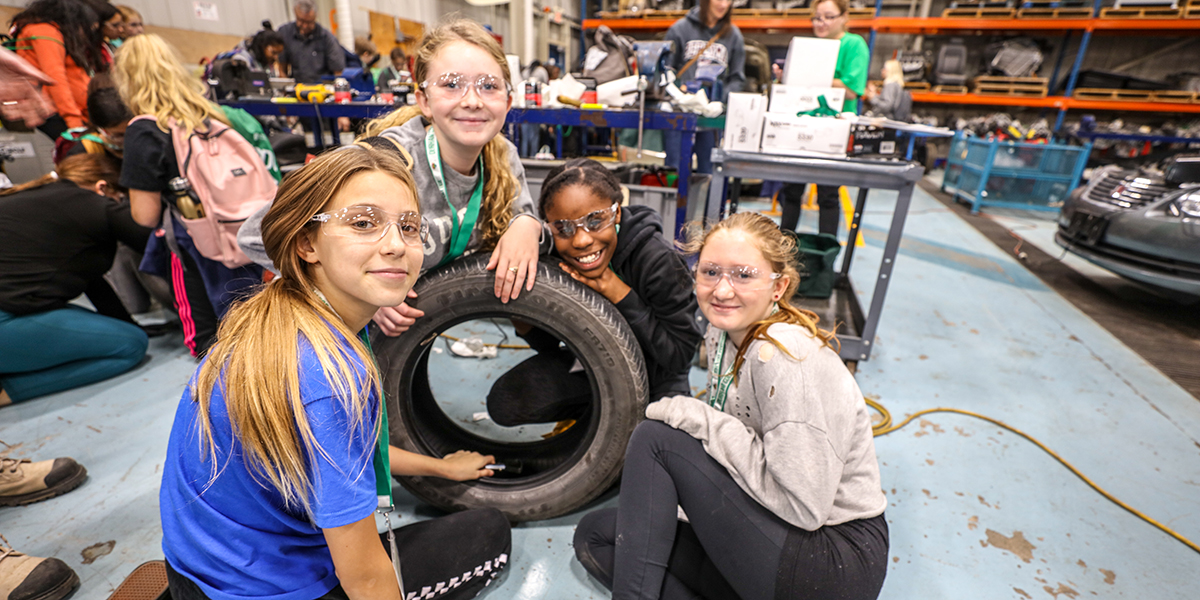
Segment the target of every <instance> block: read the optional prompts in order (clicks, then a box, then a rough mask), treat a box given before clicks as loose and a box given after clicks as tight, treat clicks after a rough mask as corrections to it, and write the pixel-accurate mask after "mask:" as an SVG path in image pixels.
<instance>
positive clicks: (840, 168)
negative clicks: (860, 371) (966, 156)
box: [704, 148, 925, 361]
mask: <svg viewBox="0 0 1200 600" xmlns="http://www.w3.org/2000/svg"><path fill="white" fill-rule="evenodd" d="M712 160H713V177H714V180H713V184H712V186H711V187H710V188H709V195H708V201H707V204H706V206H705V211H704V214H705V216H706V218H707V219H709V220H711V221H716V220H717V219H719V218H720V217H721V215H722V213H723V212H724V208H725V188H726V186H725V185H722V183H724V181H725V180H726V179H728V180H731V181H730V185H729V186H728V187H729V188H730V190H731V193H730V207H729V212H730V213H733V212H737V202H738V195H739V193H740V191H739V190H740V187H741V185H740V181H741V179H742V178H754V179H765V180H774V181H785V182H791V183H818V184H822V185H845V186H856V187H858V200H857V202H856V203H855V206H854V217H853V219H852V220H851V222H850V236H849V238H848V240H849V241H847V242H846V245H845V251H844V252H843V254H842V264H841V268H840V269H839V272H838V276H837V282H836V283H835V284H834V289H833V295H832V296H830V297H829V298H828V299H814V298H805V299H803V300H802V301H800V302H799V306H801V307H802V308H806V309H808V310H811V311H813V312H815V313H817V315H818V316H820V317H821V323H822V325H823V326H825V327H832V326H833V324H834V323H840V324H841V327H839V328H838V329H839V330H838V340H839V341H840V342H841V352H840V355H841V357H842V359H843V360H847V361H861V360H867V359H868V358H869V357H870V356H871V346H872V343H873V342H874V339H875V331H876V329H877V328H878V327H879V315H880V313H881V312H882V310H883V300H884V297H885V296H886V295H887V288H888V283H890V280H891V276H892V269H893V267H894V266H895V263H896V253H897V251H899V249H900V235H901V233H903V231H904V220H905V218H906V217H907V216H908V207H909V205H910V204H911V202H912V194H913V188H914V187H915V186H916V183H917V181H918V180H920V179H921V176H922V175H924V173H925V168H924V167H922V166H921V165H919V164H917V163H912V162H904V161H886V160H866V159H840V160H839V159H827V158H802V157H792V156H777V155H771V154H758V153H752V152H733V151H728V150H722V149H720V148H718V149H716V150H713V157H712ZM872 188H878V189H885V190H897V191H898V192H899V195H898V196H897V198H896V208H895V211H894V212H893V213H892V224H891V226H890V227H889V228H888V236H887V243H886V244H884V249H883V259H882V261H881V262H880V265H879V274H878V275H877V276H876V278H875V291H874V293H873V294H871V306H870V310H869V311H868V312H867V313H865V314H864V313H863V310H862V306H861V305H860V304H859V301H858V295H857V294H855V292H854V285H853V283H852V282H851V281H850V265H851V263H852V262H853V260H854V240H855V238H856V236H857V235H858V230H859V227H860V226H861V225H862V215H863V210H864V208H865V207H866V203H867V193H868V192H869V191H870V190H871V189H872Z"/></svg>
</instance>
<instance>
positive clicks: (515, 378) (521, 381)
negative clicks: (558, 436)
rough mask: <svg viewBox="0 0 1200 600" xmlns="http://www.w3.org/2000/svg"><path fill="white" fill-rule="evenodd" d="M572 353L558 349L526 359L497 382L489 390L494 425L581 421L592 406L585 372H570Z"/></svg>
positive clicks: (573, 362) (511, 425) (545, 351)
mask: <svg viewBox="0 0 1200 600" xmlns="http://www.w3.org/2000/svg"><path fill="white" fill-rule="evenodd" d="M573 364H575V354H574V353H572V352H571V351H570V350H566V349H562V348H558V349H553V350H544V351H541V352H538V353H537V354H535V355H533V356H531V357H529V358H527V359H525V360H524V361H522V362H521V364H519V365H517V366H515V367H513V368H512V369H510V370H509V371H508V372H507V373H505V374H503V375H501V376H500V377H499V378H497V379H496V383H494V384H492V389H491V390H490V391H488V396H487V409H488V416H490V417H491V418H492V421H495V422H496V424H497V425H503V426H505V427H516V426H517V425H524V424H526V423H553V422H555V421H566V420H568V419H580V418H582V417H583V416H584V415H586V414H587V412H588V409H589V408H590V407H591V405H592V387H591V384H590V383H588V376H587V373H584V372H583V371H580V372H578V373H571V372H570V370H571V365H573Z"/></svg>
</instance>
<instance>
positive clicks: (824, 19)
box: [812, 13, 846, 23]
mask: <svg viewBox="0 0 1200 600" xmlns="http://www.w3.org/2000/svg"><path fill="white" fill-rule="evenodd" d="M845 15H846V13H838V14H836V15H833V16H832V17H830V16H828V15H813V17H812V20H813V21H820V22H822V23H831V22H833V21H836V20H838V19H840V18H842V17H843V16H845Z"/></svg>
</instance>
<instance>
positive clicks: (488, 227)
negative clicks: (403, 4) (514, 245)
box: [362, 19, 521, 250]
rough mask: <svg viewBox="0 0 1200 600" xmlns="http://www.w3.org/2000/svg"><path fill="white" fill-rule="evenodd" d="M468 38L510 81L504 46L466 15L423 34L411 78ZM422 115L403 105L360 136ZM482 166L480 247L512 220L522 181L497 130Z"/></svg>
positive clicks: (422, 75)
mask: <svg viewBox="0 0 1200 600" xmlns="http://www.w3.org/2000/svg"><path fill="white" fill-rule="evenodd" d="M458 41H462V42H467V43H470V44H474V45H476V46H479V47H480V48H482V49H483V50H485V51H487V53H488V54H490V55H492V58H494V59H495V60H496V64H497V65H500V70H501V72H503V73H504V80H505V81H506V82H509V85H512V73H511V72H510V71H509V69H508V60H507V59H506V58H505V57H504V49H503V48H501V47H500V44H498V43H496V38H494V37H492V34H490V33H488V32H487V30H486V29H484V28H483V26H482V25H480V24H479V23H476V22H475V21H471V20H468V19H455V20H452V21H449V22H446V23H443V24H442V25H439V26H438V27H437V28H435V29H434V30H433V31H430V32H429V33H427V34H425V37H424V38H423V39H422V40H421V47H420V48H419V49H418V50H417V56H416V60H415V64H414V66H413V78H414V79H415V80H416V81H417V82H422V81H425V80H426V79H428V78H429V63H430V62H431V61H433V59H434V57H435V56H437V53H438V52H439V51H440V50H441V49H442V47H444V46H446V45H447V44H450V43H452V42H458ZM419 116H421V109H420V108H419V107H416V106H405V107H402V108H399V109H397V110H395V111H393V112H391V113H388V114H386V115H384V116H382V117H379V118H378V119H375V120H373V121H371V122H369V123H368V124H367V126H366V128H365V129H364V131H363V134H362V136H363V137H371V136H376V135H379V134H380V133H382V132H383V130H384V129H387V128H389V127H397V126H399V125H403V124H405V123H407V122H408V121H410V120H412V119H413V118H414V117H419ZM483 167H484V172H485V174H486V176H487V179H486V180H485V181H484V182H483V206H482V210H481V211H480V215H479V229H480V239H481V240H482V242H483V244H482V245H483V249H484V250H490V249H492V248H494V247H495V246H496V243H497V242H499V241H500V236H502V235H504V232H505V231H507V230H508V223H509V221H510V220H512V217H513V214H512V206H513V201H515V200H516V199H517V196H518V195H520V193H521V182H520V181H519V180H518V179H517V176H516V175H515V174H514V173H513V170H512V167H511V166H510V165H509V142H508V139H507V138H505V137H504V134H498V135H496V137H494V138H492V140H491V141H489V142H488V143H487V145H486V146H484V147H483Z"/></svg>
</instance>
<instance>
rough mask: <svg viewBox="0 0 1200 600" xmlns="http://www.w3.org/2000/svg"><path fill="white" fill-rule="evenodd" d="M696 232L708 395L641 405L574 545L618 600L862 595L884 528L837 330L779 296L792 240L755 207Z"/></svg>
mask: <svg viewBox="0 0 1200 600" xmlns="http://www.w3.org/2000/svg"><path fill="white" fill-rule="evenodd" d="M693 245H694V246H695V248H694V250H698V251H699V257H698V261H697V265H696V296H697V299H698V300H699V304H700V310H701V311H702V312H703V313H704V315H705V317H707V318H708V321H709V323H710V325H709V330H708V334H707V336H706V346H707V349H708V356H709V362H710V363H711V364H710V368H709V379H708V393H707V395H706V397H705V399H704V400H698V399H696V398H689V397H686V396H675V397H673V398H666V399H663V400H660V401H659V402H655V403H653V404H651V405H650V406H649V407H648V408H647V410H646V416H647V418H648V420H647V421H645V422H643V423H642V424H641V425H639V426H638V428H637V429H636V430H635V431H634V434H633V438H632V439H631V440H630V442H629V447H628V450H627V452H626V457H625V470H624V474H623V476H622V482H621V495H620V499H619V506H618V508H615V509H607V510H603V511H597V512H595V513H592V514H589V515H587V516H586V517H584V519H583V520H582V521H581V522H580V524H579V528H578V529H577V530H576V534H575V549H576V555H577V556H578V557H579V559H580V561H581V562H582V563H583V565H584V567H585V568H586V569H587V570H588V571H589V572H590V573H592V574H593V575H594V576H596V577H597V578H598V579H600V581H601V582H602V583H604V584H605V585H607V586H609V587H610V588H611V589H612V590H613V597H614V598H659V597H662V598H676V597H680V598H682V597H692V595H696V594H700V595H703V596H704V597H706V598H720V597H731V598H733V597H736V598H741V599H743V600H750V599H755V598H757V599H763V600H767V599H771V598H796V597H804V598H842V599H848V600H873V599H874V598H876V597H877V596H878V594H879V590H880V588H881V587H882V586H883V579H884V575H885V574H886V568H887V550H888V533H887V523H886V521H885V520H884V517H883V510H884V507H885V506H886V504H887V500H886V498H885V497H884V495H883V492H882V490H881V487H880V478H879V466H878V463H877V461H876V458H875V446H874V441H873V438H872V434H871V423H870V418H869V415H868V413H867V407H866V404H865V403H864V402H863V397H862V392H861V391H860V390H859V389H858V385H857V384H856V383H855V381H854V378H853V376H852V375H851V374H850V372H849V371H847V370H846V367H845V365H844V364H843V363H842V361H841V359H840V358H839V357H838V355H837V353H836V352H835V351H834V350H833V346H834V345H835V344H836V341H835V338H834V334H833V333H832V332H828V331H824V330H821V329H818V328H817V326H816V322H817V317H816V315H814V314H812V313H811V312H808V311H803V310H799V309H797V308H795V307H793V306H792V305H791V304H790V303H789V299H790V298H791V296H792V294H793V293H794V292H795V289H796V285H797V283H798V282H799V277H798V274H797V271H796V267H795V263H794V259H793V256H794V245H792V244H791V241H790V239H789V238H785V237H784V236H783V235H782V233H781V232H780V231H779V228H778V226H776V225H775V224H774V223H773V222H771V221H770V219H767V218H766V217H764V216H762V215H760V214H757V213H739V214H736V215H734V216H732V217H730V218H728V219H726V220H725V221H722V222H721V223H719V224H717V225H716V226H714V227H712V228H711V229H709V230H708V231H707V232H706V233H704V234H703V236H702V237H700V239H699V240H696V241H695V242H693ZM680 518H685V520H684V521H680ZM689 594H690V595H689Z"/></svg>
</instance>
